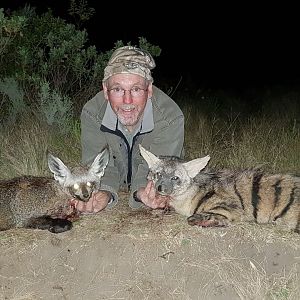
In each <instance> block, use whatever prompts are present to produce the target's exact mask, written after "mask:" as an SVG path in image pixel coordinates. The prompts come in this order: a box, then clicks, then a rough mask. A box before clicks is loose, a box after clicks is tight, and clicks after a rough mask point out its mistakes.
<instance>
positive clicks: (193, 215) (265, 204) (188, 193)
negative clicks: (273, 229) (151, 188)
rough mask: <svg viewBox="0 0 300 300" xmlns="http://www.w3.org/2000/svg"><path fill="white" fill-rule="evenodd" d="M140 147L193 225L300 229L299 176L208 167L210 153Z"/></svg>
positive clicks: (162, 189)
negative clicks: (187, 157) (185, 154)
mask: <svg viewBox="0 0 300 300" xmlns="http://www.w3.org/2000/svg"><path fill="white" fill-rule="evenodd" d="M140 152H141V155H142V156H143V158H144V159H145V160H146V162H147V164H148V166H149V169H150V171H149V174H148V179H149V180H153V181H154V183H155V188H156V190H157V192H158V193H159V194H161V195H169V196H170V198H171V200H170V203H169V205H170V207H172V208H173V209H174V210H175V211H176V212H177V213H179V214H181V215H184V216H187V217H188V219H187V220H188V223H189V224H190V225H199V226H203V227H209V226H227V225H229V224H230V223H234V222H241V221H255V222H257V223H261V224H264V223H265V224H266V223H272V224H277V225H280V226H281V227H282V228H284V229H287V230H293V231H295V232H298V233H300V177H298V176H293V175H288V174H274V175H272V174H265V173H263V172H262V171H261V170H244V171H240V172H231V171H225V170H223V171H218V172H209V171H205V170H203V169H204V168H205V167H206V165H207V163H208V162H209V160H210V157H209V156H205V157H202V158H197V159H194V160H191V161H188V162H184V161H182V160H180V159H179V158H177V157H171V156H169V157H168V156H162V157H157V156H156V155H154V154H153V153H151V152H149V151H147V150H145V149H144V148H143V147H142V146H141V145H140ZM201 170H203V171H202V172H200V171H201Z"/></svg>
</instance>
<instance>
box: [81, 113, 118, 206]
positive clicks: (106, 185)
mask: <svg viewBox="0 0 300 300" xmlns="http://www.w3.org/2000/svg"><path fill="white" fill-rule="evenodd" d="M100 126H101V123H100V122H99V121H98V120H97V119H96V117H95V116H94V115H93V114H91V113H90V112H89V111H88V110H86V109H83V111H82V113H81V146H82V162H83V163H84V164H90V163H91V162H92V161H93V159H94V157H95V156H96V155H97V154H98V153H99V152H100V151H101V150H102V149H103V148H104V147H105V146H107V140H106V137H105V133H103V132H102V131H100ZM108 146H109V145H108ZM109 151H110V147H109ZM110 156H111V151H110ZM119 177H120V176H119V172H118V170H117V168H116V167H115V166H114V161H113V159H111V157H110V159H109V162H108V165H107V167H106V169H105V171H104V175H103V177H102V178H101V190H103V191H106V192H109V193H110V196H109V200H108V206H109V207H112V206H114V205H115V204H116V203H117V201H118V194H117V191H118V189H119ZM102 194H103V195H102V197H99V196H98V198H99V199H104V200H103V201H106V199H107V197H105V195H104V193H102ZM96 198H97V197H96ZM91 200H92V199H91ZM94 203H95V204H96V202H95V199H94ZM103 205H104V202H103ZM100 206H101V204H100ZM88 207H90V203H89V204H88Z"/></svg>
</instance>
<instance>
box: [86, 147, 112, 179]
mask: <svg viewBox="0 0 300 300" xmlns="http://www.w3.org/2000/svg"><path fill="white" fill-rule="evenodd" d="M108 161H109V151H108V148H107V147H105V148H104V149H103V150H102V151H101V152H100V153H99V154H98V155H97V156H96V157H95V159H94V161H93V163H92V164H91V166H90V168H89V173H93V174H94V175H96V176H97V177H99V179H100V178H101V177H102V176H103V174H104V170H105V168H106V166H107V164H108Z"/></svg>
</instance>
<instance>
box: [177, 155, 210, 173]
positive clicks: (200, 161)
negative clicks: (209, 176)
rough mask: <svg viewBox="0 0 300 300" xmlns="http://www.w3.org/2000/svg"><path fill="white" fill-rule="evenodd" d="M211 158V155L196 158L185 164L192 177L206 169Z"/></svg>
mask: <svg viewBox="0 0 300 300" xmlns="http://www.w3.org/2000/svg"><path fill="white" fill-rule="evenodd" d="M209 160H210V156H209V155H207V156H204V157H202V158H196V159H193V160H191V161H188V162H186V163H184V164H183V166H184V168H185V169H186V171H187V172H188V174H189V176H190V177H191V178H194V177H195V176H196V175H197V174H198V173H199V172H200V171H201V170H202V169H204V168H205V167H206V165H207V163H208V162H209Z"/></svg>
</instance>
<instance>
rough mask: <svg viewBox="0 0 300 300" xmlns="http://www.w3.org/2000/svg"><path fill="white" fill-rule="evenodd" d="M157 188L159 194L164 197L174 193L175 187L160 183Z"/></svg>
mask: <svg viewBox="0 0 300 300" xmlns="http://www.w3.org/2000/svg"><path fill="white" fill-rule="evenodd" d="M155 187H156V190H157V192H158V193H159V194H160V195H163V196H166V195H170V194H172V192H173V187H172V186H171V185H169V184H165V183H160V184H156V186H155Z"/></svg>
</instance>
